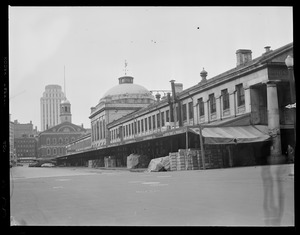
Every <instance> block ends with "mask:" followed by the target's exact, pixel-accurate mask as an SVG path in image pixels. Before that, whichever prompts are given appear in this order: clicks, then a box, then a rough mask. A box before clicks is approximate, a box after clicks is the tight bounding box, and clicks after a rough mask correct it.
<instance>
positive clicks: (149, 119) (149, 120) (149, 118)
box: [148, 117, 151, 130]
mask: <svg viewBox="0 0 300 235" xmlns="http://www.w3.org/2000/svg"><path fill="white" fill-rule="evenodd" d="M148 123H149V130H151V117H148Z"/></svg>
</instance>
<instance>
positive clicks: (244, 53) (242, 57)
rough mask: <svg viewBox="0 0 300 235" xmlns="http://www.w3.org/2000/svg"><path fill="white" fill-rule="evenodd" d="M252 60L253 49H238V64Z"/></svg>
mask: <svg viewBox="0 0 300 235" xmlns="http://www.w3.org/2000/svg"><path fill="white" fill-rule="evenodd" d="M251 60H252V51H251V50H248V49H239V50H237V51H236V66H240V65H244V64H246V63H247V62H249V61H251Z"/></svg>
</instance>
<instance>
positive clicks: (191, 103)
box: [188, 102, 194, 119]
mask: <svg viewBox="0 0 300 235" xmlns="http://www.w3.org/2000/svg"><path fill="white" fill-rule="evenodd" d="M188 105H189V106H188V109H189V119H193V118H194V110H193V102H189V104H188Z"/></svg>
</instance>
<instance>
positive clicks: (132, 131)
mask: <svg viewBox="0 0 300 235" xmlns="http://www.w3.org/2000/svg"><path fill="white" fill-rule="evenodd" d="M131 133H132V135H133V134H134V130H133V123H131Z"/></svg>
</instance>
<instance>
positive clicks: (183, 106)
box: [182, 104, 187, 121]
mask: <svg viewBox="0 0 300 235" xmlns="http://www.w3.org/2000/svg"><path fill="white" fill-rule="evenodd" d="M182 118H183V121H186V119H187V112H186V104H183V105H182Z"/></svg>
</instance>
